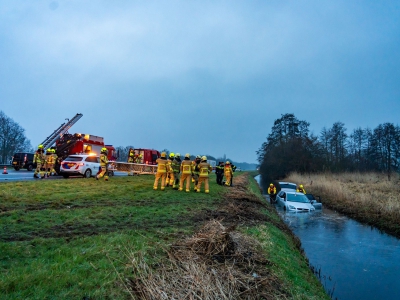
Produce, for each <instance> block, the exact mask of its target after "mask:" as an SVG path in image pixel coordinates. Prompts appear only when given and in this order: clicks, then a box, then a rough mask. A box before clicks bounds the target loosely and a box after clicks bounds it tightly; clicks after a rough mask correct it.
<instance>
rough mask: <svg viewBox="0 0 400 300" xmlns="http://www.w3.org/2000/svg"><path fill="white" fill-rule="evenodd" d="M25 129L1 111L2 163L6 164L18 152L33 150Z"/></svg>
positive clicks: (0, 150)
mask: <svg viewBox="0 0 400 300" xmlns="http://www.w3.org/2000/svg"><path fill="white" fill-rule="evenodd" d="M32 151H33V148H32V146H31V142H30V141H29V140H28V139H27V138H26V136H25V129H23V128H22V127H21V126H20V125H19V124H18V123H16V122H15V121H14V120H13V119H11V118H10V117H7V116H6V114H5V113H4V112H3V111H0V163H2V164H6V163H8V162H9V160H10V159H11V157H12V156H13V155H14V153H16V152H32Z"/></svg>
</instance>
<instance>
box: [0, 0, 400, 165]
mask: <svg viewBox="0 0 400 300" xmlns="http://www.w3.org/2000/svg"><path fill="white" fill-rule="evenodd" d="M399 50H400V2H399V1H384V0H382V1H356V0H354V1H352V0H343V1H341V0H335V1H323V0H314V1H313V0H309V1H299V0H296V1H284V0H280V1H267V0H265V1H117V0H114V1H83V0H76V1H74V0H69V1H37V0H36V1H18V0H16V1H1V2H0V110H2V111H3V112H4V113H5V114H6V115H8V116H9V117H11V118H13V119H14V120H15V121H16V122H18V123H19V124H20V125H21V126H22V127H23V128H25V129H26V135H27V137H28V138H29V139H30V140H31V142H32V145H33V146H34V147H36V146H37V144H39V143H40V142H42V141H43V140H44V138H46V137H47V136H48V135H49V134H50V133H52V131H53V130H54V129H56V128H57V127H58V126H59V125H60V124H61V123H62V122H64V119H65V118H71V117H72V116H74V115H75V114H76V113H82V114H83V117H82V119H81V120H80V121H79V122H78V123H77V124H76V125H75V126H74V127H73V128H71V130H70V131H71V132H72V133H74V132H82V133H90V134H94V135H98V136H103V137H104V138H105V142H106V143H107V144H113V145H115V146H126V145H130V144H131V145H134V146H135V147H143V148H154V149H158V150H161V149H164V148H167V149H169V150H170V151H173V152H181V153H186V152H190V153H191V154H195V155H196V154H212V155H214V156H222V155H224V154H226V155H227V156H228V157H230V158H231V159H233V160H235V161H238V162H242V161H246V162H256V153H255V151H256V150H257V149H258V148H259V147H260V145H261V144H262V143H263V142H264V141H265V138H266V136H267V135H268V134H269V132H270V129H271V126H272V125H273V121H274V120H275V119H277V118H280V116H281V114H285V113H294V114H295V115H296V117H297V118H299V119H301V120H306V121H308V122H310V123H311V126H310V129H311V131H312V132H313V133H315V134H319V133H320V131H321V129H322V127H324V126H325V127H331V126H332V124H333V123H334V122H337V121H341V122H343V123H344V124H345V125H346V127H347V128H348V133H350V132H351V131H352V130H353V129H354V128H355V127H359V126H361V127H363V128H365V127H370V128H374V127H375V126H377V125H378V124H381V123H384V122H392V123H394V124H398V123H399V122H398V121H399V112H400V55H399V53H400V51H399Z"/></svg>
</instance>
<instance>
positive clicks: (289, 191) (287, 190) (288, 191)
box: [281, 189, 305, 195]
mask: <svg viewBox="0 0 400 300" xmlns="http://www.w3.org/2000/svg"><path fill="white" fill-rule="evenodd" d="M281 192H285V193H286V194H296V195H305V194H303V193H302V192H296V191H294V190H289V189H282V190H281Z"/></svg>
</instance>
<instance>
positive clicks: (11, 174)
mask: <svg viewBox="0 0 400 300" xmlns="http://www.w3.org/2000/svg"><path fill="white" fill-rule="evenodd" d="M0 171H1V172H0V182H3V181H26V180H41V179H37V178H33V171H31V172H29V171H27V170H19V171H15V170H14V169H13V168H7V173H8V174H3V171H4V170H3V169H1V170H0ZM114 176H127V173H125V172H114ZM70 178H71V179H73V178H82V177H79V176H71V177H70ZM70 178H68V179H70ZM56 179H62V180H68V179H65V178H64V177H62V176H50V177H49V178H44V179H43V180H56Z"/></svg>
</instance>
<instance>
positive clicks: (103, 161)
mask: <svg viewBox="0 0 400 300" xmlns="http://www.w3.org/2000/svg"><path fill="white" fill-rule="evenodd" d="M107 164H108V158H107V148H101V152H100V169H101V172H100V173H99V174H97V175H96V180H99V178H101V177H103V176H104V180H105V181H108V172H107Z"/></svg>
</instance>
